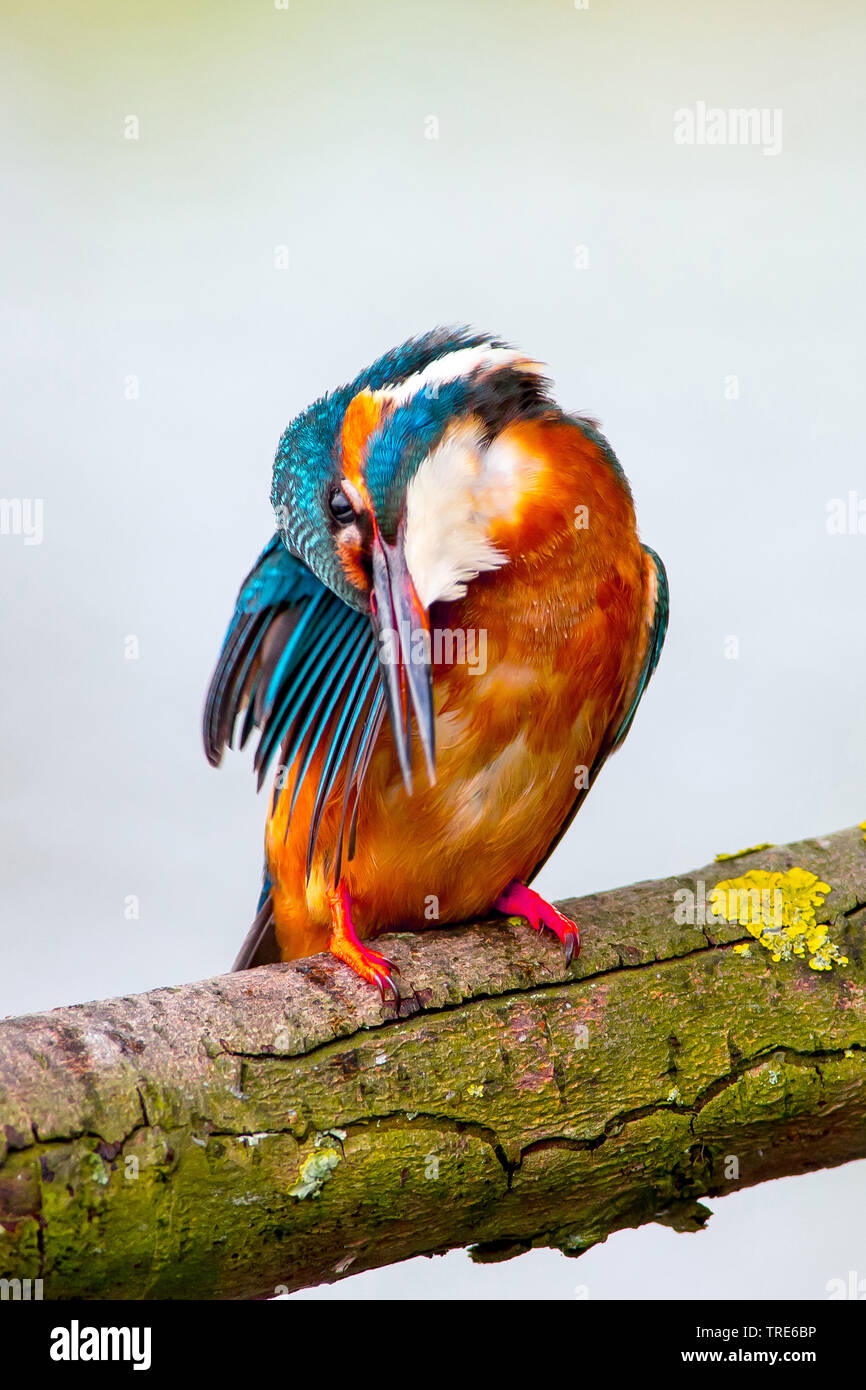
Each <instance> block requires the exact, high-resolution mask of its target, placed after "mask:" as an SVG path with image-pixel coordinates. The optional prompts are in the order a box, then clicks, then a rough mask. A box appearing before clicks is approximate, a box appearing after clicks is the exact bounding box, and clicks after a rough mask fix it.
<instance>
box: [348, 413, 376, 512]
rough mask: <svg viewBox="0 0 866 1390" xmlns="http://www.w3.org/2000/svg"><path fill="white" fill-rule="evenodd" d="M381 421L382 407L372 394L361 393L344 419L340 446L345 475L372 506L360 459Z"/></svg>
mask: <svg viewBox="0 0 866 1390" xmlns="http://www.w3.org/2000/svg"><path fill="white" fill-rule="evenodd" d="M381 418H382V405H381V402H379V401H377V400H376V399H375V397H374V396H373V395H372V393H371V392H370V391H359V392H358V394H357V396H353V397H352V399H351V400H350V402H349V404H348V406H347V408H346V414H345V415H344V417H343V430H342V434H341V439H340V442H341V445H342V450H343V472H344V473H345V475H346V477H347V478H348V479H349V482H350V483H353V484H354V486H355V487H356V488H357V489H358V491H359V492H360V494H361V496H362V497H363V499H364V501H365V502H366V503H367V505H368V506H369V497H368V494H367V489H366V486H365V484H364V479H363V477H362V475H361V459H362V457H363V454H364V450H365V448H366V446H367V441H368V439H369V438H370V435H371V434H372V433H373V431H374V430H375V429H376V428H377V427H378V425H379V421H380V420H381Z"/></svg>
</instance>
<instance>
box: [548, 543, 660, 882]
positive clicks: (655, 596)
mask: <svg viewBox="0 0 866 1390" xmlns="http://www.w3.org/2000/svg"><path fill="white" fill-rule="evenodd" d="M642 549H643V550H644V553H645V554H646V555H648V556H649V558H650V560H651V562H652V565H653V568H654V571H655V585H654V590H655V592H654V593H651V594H650V595H649V599H650V602H649V604H648V614H647V621H648V624H649V634H648V641H647V645H646V650H645V652H644V656H643V661H642V665H641V669H640V671H639V672H638V677H637V683H636V685H635V689H634V694H633V695H632V697H631V700H630V701H629V704H628V707H627V709H626V710H625V713H624V714H623V715H622V716H621V717H620V718H619V719H617V721H616V722H615V723H614V724H613V725H612V727H611V728H610V729H609V730H608V733H607V737H606V738H605V739H604V740H603V742H602V745H601V747H600V749H599V751H598V754H597V755H596V759H595V762H594V763H593V765H592V767H591V768H590V769H589V777H588V779H587V784H586V786H585V787H582V788H581V789H580V791H579V792H578V794H577V796H576V797H575V799H574V803H573V805H572V807H571V809H570V811H569V813H568V815H567V816H566V818H565V820H564V821H563V823H562V825H561V826H560V828H559V830H558V831H557V833H556V835H555V837H554V839H553V840H552V842H551V844H550V845H549V846H548V848H547V850H546V851H545V854H544V857H543V859H541V860H539V862H538V864H536V866H535V868H534V869H533V871H532V873H531V874H530V881H531V880H532V879H533V878H534V877H535V875H536V874H537V873H538V872H539V870H540V869H542V868H543V866H544V865H545V864H546V863H547V861H548V859H549V858H550V856H551V854H552V853H553V851H554V850H555V849H556V847H557V845H558V844H559V842H560V840H561V839H562V837H563V835H564V834H565V832H566V830H568V828H569V826H570V825H571V822H572V821H573V820H574V818H575V816H576V815H577V813H578V811H579V810H580V808H581V806H582V805H583V803H584V801H585V799H586V796H587V793H588V792H589V790H590V788H591V787H592V786H594V784H595V779H596V777H597V776H598V774H599V772H601V769H602V767H603V766H604V764H605V762H606V761H607V759H608V758H609V757H610V755H611V753H614V752H616V750H617V748H619V747H620V746H621V744H622V742H623V740H624V739H625V736H626V734H627V733H628V731H629V729H630V728H631V726H632V723H633V721H634V717H635V714H636V713H637V707H638V705H639V704H640V702H641V700H642V698H643V694H644V691H645V690H646V688H647V686H648V685H649V681H650V677H651V676H652V673H653V671H654V670H655V669H656V667H657V666H658V664H659V657H660V656H661V652H662V647H663V646H664V640H665V633H666V632H667V630H668V614H669V611H670V593H669V590H668V577H667V572H666V570H665V567H664V565H663V564H662V562H661V559H660V558H659V556H658V555H656V553H655V551H654V550H650V548H649V546H648V545H645V546H643V547H642Z"/></svg>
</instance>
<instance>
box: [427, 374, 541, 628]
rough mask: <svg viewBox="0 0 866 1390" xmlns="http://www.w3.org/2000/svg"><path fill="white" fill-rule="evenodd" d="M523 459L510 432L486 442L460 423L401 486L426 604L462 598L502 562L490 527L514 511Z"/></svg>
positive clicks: (522, 483)
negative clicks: (498, 519)
mask: <svg viewBox="0 0 866 1390" xmlns="http://www.w3.org/2000/svg"><path fill="white" fill-rule="evenodd" d="M455 355H456V354H455ZM527 462H528V460H527V458H526V455H525V454H523V453H522V452H521V451H519V450H518V449H517V448H516V447H515V446H514V445H513V444H511V443H509V442H508V440H507V437H506V438H505V439H503V438H502V437H501V436H500V437H499V438H497V439H494V441H493V443H492V444H491V445H490V446H489V447H485V444H484V440H483V430H482V428H481V426H480V425H479V424H478V422H477V421H472V420H462V421H459V422H458V423H457V424H455V425H453V426H452V427H451V429H449V430H448V431H447V433H446V434H445V435H444V437H443V438H442V440H441V442H440V443H439V444H438V445H437V446H436V448H435V449H433V450H431V452H430V453H429V454H428V455H427V457H426V458H425V459H424V461H423V462H422V463H421V465H420V467H419V468H418V471H417V472H416V473H415V476H414V477H413V478H412V481H411V482H410V483H409V486H408V488H407V490H406V540H405V555H406V564H407V566H408V569H409V573H410V574H411V576H412V582H413V583H414V585H415V589H416V591H417V593H418V597H419V598H420V600H421V602H422V603H423V604H424V607H425V608H429V607H430V605H431V603H435V602H436V601H437V600H438V599H441V600H450V599H456V598H462V597H463V595H464V594H465V593H466V587H467V585H468V584H469V583H470V582H471V581H472V580H473V579H475V578H477V576H478V575H479V574H482V573H484V572H485V571H488V570H495V569H498V568H499V567H500V565H504V564H505V563H506V561H507V558H508V557H507V556H506V555H505V554H503V552H502V551H501V550H498V549H497V548H496V546H495V545H494V544H493V542H492V541H491V539H490V529H491V525H492V523H493V522H494V521H495V520H497V518H500V517H506V516H511V515H512V514H513V512H514V508H515V505H516V503H517V501H518V499H519V497H520V495H521V493H522V492H523V491H524V489H525V488H526V486H527V484H528V482H529V478H528V477H527V471H528V470H527ZM529 471H530V472H532V471H533V470H532V469H531V468H530V470H529Z"/></svg>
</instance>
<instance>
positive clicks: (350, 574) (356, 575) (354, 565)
mask: <svg viewBox="0 0 866 1390" xmlns="http://www.w3.org/2000/svg"><path fill="white" fill-rule="evenodd" d="M337 554H338V555H339V557H340V564H341V565H342V566H343V572H344V574H345V575H346V577H347V579H348V580H349V582H350V584H354V586H355V588H356V589H360V590H361V592H362V593H366V591H367V590H368V589H369V587H370V581H369V579H368V578H367V571H366V569H365V568H364V564H363V560H362V555H363V549H362V546H361V541H360V538H359V539H358V540H338V541H337Z"/></svg>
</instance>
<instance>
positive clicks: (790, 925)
mask: <svg viewBox="0 0 866 1390" xmlns="http://www.w3.org/2000/svg"><path fill="white" fill-rule="evenodd" d="M829 892H830V884H829V883H823V882H822V881H821V880H820V879H819V878H818V877H817V875H816V874H811V873H809V871H808V870H807V869H799V868H793V869H789V870H788V871H787V873H781V872H770V871H767V870H764V869H750V870H749V872H748V873H747V874H743V875H742V877H740V878H729V879H724V880H723V881H722V882H721V883H717V884H716V886H715V888H713V889H712V890H711V892H710V894H709V897H710V901H711V903H712V906H713V910H714V911H715V913H716V914H717V916H719V917H724V919H725V921H727V922H738V923H739V924H740V926H742V927H746V928H747V929H748V931H749V932H750V933H751V935H752V936H753V937H754V938H755V940H756V941H757V942H758V943H759V944H760V945H761V946H763V947H764V949H765V950H767V951H769V952H770V955H771V956H772V958H773V960H774V961H782V960H791V959H792V957H794V956H799V957H801V958H802V959H807V960H808V963H809V968H810V969H811V970H832V969H833V966H834V965H838V966H842V965H847V964H848V957H847V956H843V955H842V953H841V951H840V950H839V947H838V946H836V945H835V944H834V943H833V942H832V941H831V940H830V931H829V927H828V926H827V925H826V923H823V922H817V921H816V920H815V914H816V912H817V910H818V908H820V907H822V906H823V903H824V899H825V897H826V895H827V894H828V893H829ZM741 954H745V952H741Z"/></svg>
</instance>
